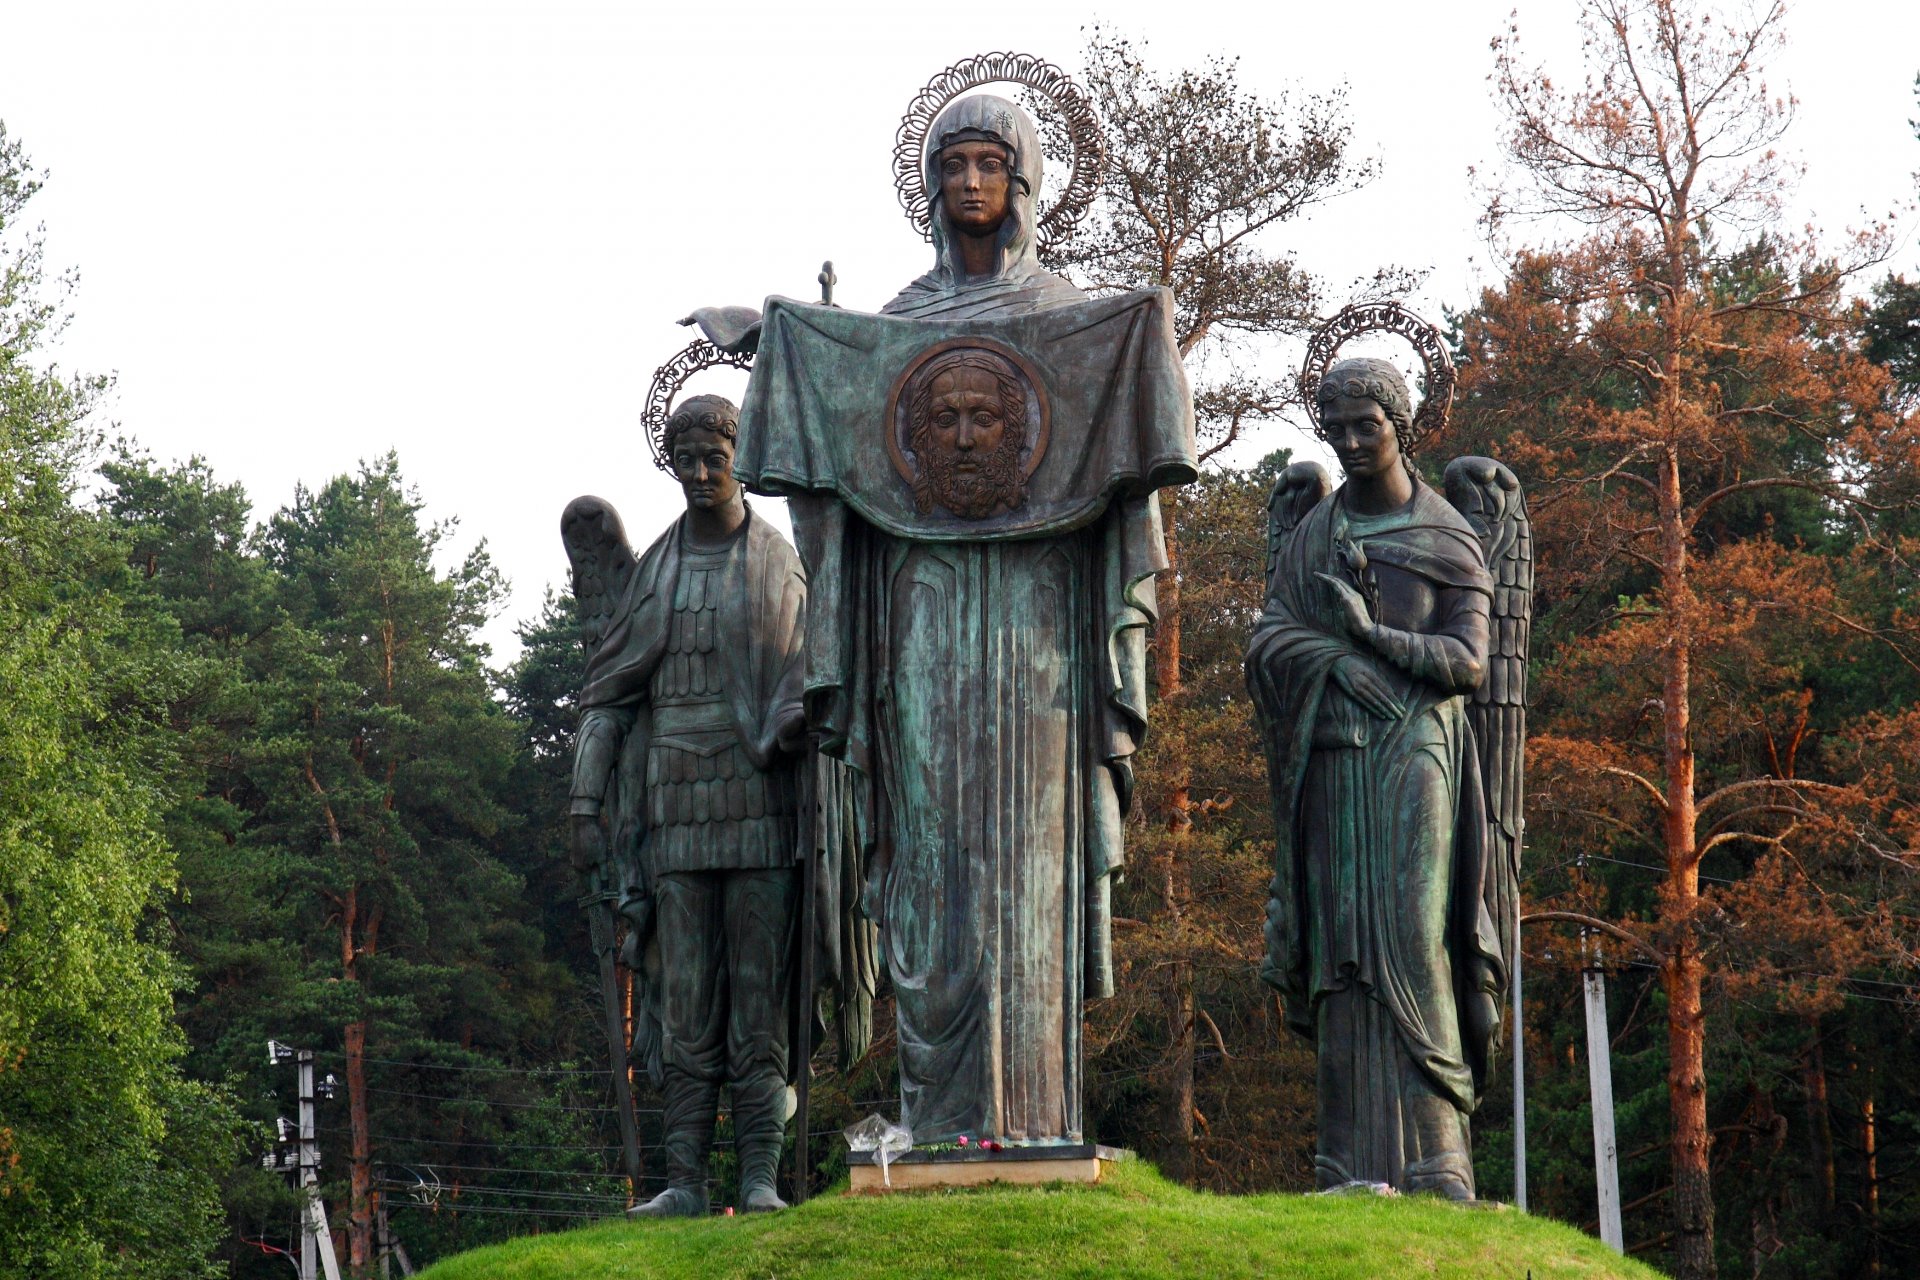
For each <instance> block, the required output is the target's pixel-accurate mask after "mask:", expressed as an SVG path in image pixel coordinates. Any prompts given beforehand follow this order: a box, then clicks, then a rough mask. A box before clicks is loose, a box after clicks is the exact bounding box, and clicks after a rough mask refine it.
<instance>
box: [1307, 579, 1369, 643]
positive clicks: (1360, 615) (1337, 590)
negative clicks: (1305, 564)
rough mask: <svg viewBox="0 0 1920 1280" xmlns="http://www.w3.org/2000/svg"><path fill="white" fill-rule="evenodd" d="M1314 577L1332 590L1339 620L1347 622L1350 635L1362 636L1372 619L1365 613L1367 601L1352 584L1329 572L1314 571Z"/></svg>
mask: <svg viewBox="0 0 1920 1280" xmlns="http://www.w3.org/2000/svg"><path fill="white" fill-rule="evenodd" d="M1313 576H1314V577H1316V578H1318V579H1320V581H1322V582H1324V583H1326V584H1327V586H1328V587H1330V588H1331V589H1332V591H1333V598H1334V607H1335V608H1336V609H1338V610H1339V611H1340V619H1341V621H1343V622H1345V623H1346V624H1347V631H1348V632H1349V633H1351V634H1352V635H1356V636H1362V635H1365V634H1366V633H1367V628H1368V627H1370V626H1372V625H1373V619H1372V618H1371V617H1369V616H1368V614H1367V602H1366V599H1365V597H1363V596H1362V595H1361V594H1360V593H1359V592H1358V591H1355V590H1354V589H1353V584H1352V583H1349V582H1344V581H1342V580H1341V579H1339V578H1336V577H1334V576H1333V575H1332V574H1330V573H1316V574H1314V575H1313Z"/></svg>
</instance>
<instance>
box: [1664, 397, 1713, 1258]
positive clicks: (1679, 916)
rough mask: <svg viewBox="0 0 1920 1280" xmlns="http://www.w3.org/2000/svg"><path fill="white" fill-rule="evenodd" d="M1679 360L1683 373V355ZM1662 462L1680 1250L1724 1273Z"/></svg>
mask: <svg viewBox="0 0 1920 1280" xmlns="http://www.w3.org/2000/svg"><path fill="white" fill-rule="evenodd" d="M1673 370H1674V374H1675V375H1676V376H1677V372H1678V369H1677V360H1676V361H1674V362H1673ZM1669 386H1670V387H1671V386H1672V384H1671V382H1670V383H1669ZM1670 407H1671V408H1672V410H1673V417H1672V418H1671V419H1670V421H1678V418H1679V413H1678V406H1677V405H1676V406H1670ZM1661 464H1662V465H1661V469H1660V497H1659V510H1660V543H1661V546H1660V551H1661V557H1660V558H1661V565H1660V570H1661V572H1660V587H1661V607H1662V609H1663V611H1664V612H1665V613H1666V615H1667V626H1668V628H1669V638H1668V641H1667V648H1666V652H1665V654H1664V655H1663V657H1662V663H1661V665H1662V671H1661V701H1662V704H1663V705H1662V721H1663V723H1662V729H1663V741H1662V756H1663V763H1664V765H1665V768H1664V774H1665V778H1664V781H1665V783H1666V788H1665V791H1666V822H1665V832H1664V835H1665V841H1666V846H1667V880H1666V884H1665V886H1664V888H1663V890H1662V895H1661V896H1662V903H1661V907H1662V911H1661V914H1662V915H1663V916H1664V917H1665V918H1666V922H1667V923H1668V926H1669V928H1670V930H1671V936H1672V938H1673V942H1672V944H1671V945H1672V948H1673V949H1672V952H1671V954H1670V957H1669V959H1668V961H1667V965H1666V969H1665V971H1664V973H1663V975H1662V977H1663V980H1664V985H1665V987H1666V992H1667V1095H1668V1099H1667V1100H1668V1107H1669V1110H1670V1111H1671V1113H1672V1121H1673V1127H1672V1137H1671V1141H1672V1152H1673V1201H1672V1203H1673V1217H1674V1224H1673V1229H1674V1250H1673V1252H1674V1261H1675V1263H1676V1266H1677V1271H1676V1274H1677V1275H1678V1276H1679V1280H1714V1276H1715V1274H1716V1273H1715V1268H1714V1261H1713V1179H1712V1174H1711V1172H1710V1169H1709V1167H1708V1152H1709V1151H1710V1149H1711V1147H1712V1142H1713V1139H1712V1135H1711V1134H1709V1133H1708V1132H1707V1077H1706V1026H1705V1013H1704V1010H1703V1008H1702V1005H1701V999H1700V994H1701V980H1702V977H1703V976H1704V974H1705V971H1706V966H1705V963H1704V962H1703V960H1702V958H1701V955H1700V948H1699V944H1698V943H1697V941H1696V940H1695V937H1694V923H1693V916H1694V912H1695V910H1696V909H1697V907H1698V905H1699V900H1700V853H1699V849H1698V847H1697V846H1696V844H1695V830H1696V822H1695V820H1696V817H1697V814H1696V812H1695V805H1694V790H1693V785H1694V778H1693V743H1692V738H1691V730H1692V702H1691V699H1692V657H1693V654H1692V643H1691V629H1692V624H1693V606H1694V602H1693V591H1692V588H1691V586H1690V585H1689V582H1688V573H1687V570H1688V563H1687V558H1688V547H1687V529H1686V523H1685V519H1684V515H1685V512H1684V508H1683V507H1682V505H1681V497H1680V458H1679V453H1678V451H1677V449H1675V448H1674V447H1673V446H1669V447H1668V449H1667V451H1666V455H1665V457H1664V458H1662V460H1661Z"/></svg>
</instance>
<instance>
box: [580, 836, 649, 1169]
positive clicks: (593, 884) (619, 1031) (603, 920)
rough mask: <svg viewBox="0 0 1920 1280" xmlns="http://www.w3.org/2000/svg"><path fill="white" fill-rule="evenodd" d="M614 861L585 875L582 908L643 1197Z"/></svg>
mask: <svg viewBox="0 0 1920 1280" xmlns="http://www.w3.org/2000/svg"><path fill="white" fill-rule="evenodd" d="M612 868H613V863H612V860H611V859H607V860H605V861H602V862H601V863H600V865H599V866H597V867H593V868H587V869H584V870H582V871H581V873H580V878H581V880H582V881H583V884H584V887H585V889H586V891H587V892H586V894H585V895H584V896H583V897H582V898H581V899H580V905H581V906H582V907H584V908H586V912H587V936H588V938H589V939H590V940H591V941H592V943H593V953H594V955H595V957H596V958H598V960H599V961H600V1002H601V1006H602V1012H603V1014H604V1016H605V1018H606V1024H607V1057H608V1062H609V1065H611V1066H612V1068H613V1105H614V1110H615V1112H616V1113H617V1114H618V1115H619V1118H620V1151H621V1155H622V1157H623V1159H624V1163H625V1164H626V1169H627V1182H628V1184H629V1194H630V1195H631V1196H633V1197H638V1196H639V1194H640V1175H641V1172H642V1169H641V1164H640V1131H639V1126H638V1125H637V1124H636V1122H635V1120H634V1115H633V1081H632V1080H631V1079H629V1078H628V1075H627V1019H626V1009H625V1007H624V1002H623V1001H622V1000H621V998H620V972H619V960H618V957H617V955H616V953H615V950H614V929H613V910H614V899H615V897H616V896H617V895H616V894H615V893H614V891H613V890H612V889H610V888H608V886H607V877H608V876H609V875H610V874H611V872H612Z"/></svg>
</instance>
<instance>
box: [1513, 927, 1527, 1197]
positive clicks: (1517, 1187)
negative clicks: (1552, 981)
mask: <svg viewBox="0 0 1920 1280" xmlns="http://www.w3.org/2000/svg"><path fill="white" fill-rule="evenodd" d="M1523 949H1524V948H1522V947H1521V945H1520V895H1519V894H1517V893H1516V894H1515V895H1514V900H1513V1203H1514V1207H1515V1208H1517V1209H1519V1210H1520V1212H1522V1213H1525V1212H1526V1211H1527V1037H1526V1031H1525V1027H1526V1024H1525V1023H1523V1022H1521V1021H1520V953H1521V951H1522V950H1523Z"/></svg>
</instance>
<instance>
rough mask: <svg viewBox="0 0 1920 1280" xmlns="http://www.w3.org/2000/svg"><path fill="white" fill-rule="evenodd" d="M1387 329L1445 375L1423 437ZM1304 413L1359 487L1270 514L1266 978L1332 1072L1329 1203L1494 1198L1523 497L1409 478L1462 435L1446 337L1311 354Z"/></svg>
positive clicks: (1399, 316)
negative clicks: (1478, 1147) (1344, 1194)
mask: <svg viewBox="0 0 1920 1280" xmlns="http://www.w3.org/2000/svg"><path fill="white" fill-rule="evenodd" d="M1381 328H1386V329H1390V330H1392V331H1395V332H1399V333H1401V334H1402V335H1403V336H1407V337H1410V338H1412V339H1413V340H1414V341H1415V344H1416V346H1418V347H1419V348H1420V349H1421V354H1422V355H1423V356H1424V357H1426V359H1427V364H1428V378H1427V383H1428V387H1427V392H1428V394H1427V398H1426V402H1425V404H1424V405H1423V406H1422V409H1421V412H1420V414H1419V415H1417V416H1416V415H1415V414H1414V412H1413V405H1412V398H1411V396H1410V395H1409V394H1408V391H1407V384H1406V382H1405V380H1404V379H1403V378H1402V377H1401V376H1400V373H1399V371H1398V370H1397V369H1395V368H1394V366H1393V365H1392V364H1391V363H1389V362H1387V361H1385V360H1376V359H1350V360H1341V361H1339V362H1338V363H1335V364H1332V365H1331V367H1327V366H1328V363H1329V361H1330V360H1331V357H1332V355H1333V353H1334V351H1335V350H1336V349H1337V344H1338V341H1339V340H1340V339H1341V338H1343V337H1347V336H1352V334H1354V333H1357V332H1362V331H1365V330H1369V329H1381ZM1302 390H1303V393H1305V398H1306V400H1307V404H1308V407H1309V411H1310V412H1311V413H1312V415H1313V417H1314V418H1315V420H1316V423H1317V425H1318V429H1319V434H1320V437H1321V439H1323V440H1325V441H1326V442H1327V443H1328V444H1329V445H1331V446H1332V448H1333V451H1334V454H1335V456H1336V457H1337V458H1338V459H1339V461H1340V467H1341V470H1342V471H1344V472H1345V474H1346V480H1345V483H1343V484H1342V485H1341V486H1340V487H1339V488H1338V489H1331V487H1330V484H1329V481H1328V478H1327V473H1326V472H1325V471H1324V470H1323V469H1322V468H1321V467H1320V466H1319V465H1318V464H1315V463H1311V462H1300V463H1295V464H1293V465H1292V466H1290V467H1288V468H1287V469H1286V471H1285V472H1284V473H1283V474H1282V475H1281V477H1280V479H1279V481H1278V483H1276V484H1275V486H1274V490H1273V495H1272V498H1271V499H1270V502H1269V524H1268V530H1269V542H1268V548H1269V550H1268V566H1267V596H1266V605H1265V609H1264V611H1263V612H1262V614H1261V617H1260V620H1259V622H1258V624H1257V625H1256V626H1255V628H1254V633H1253V640H1252V643H1251V644H1250V645H1249V647H1248V650H1247V664H1246V669H1247V685H1248V689H1249V692H1250V693H1251V694H1252V697H1253V703H1254V707H1255V711H1256V714H1257V716H1258V719H1259V722H1260V728H1261V735H1262V739H1263V743H1264V746H1265V749H1266V757H1267V766H1268V770H1269V776H1270V780H1271V784H1272V789H1273V805H1274V825H1275V828H1276V835H1275V847H1274V876H1273V883H1272V886H1271V888H1270V890H1269V894H1270V897H1269V900H1268V904H1267V923H1266V942H1267V952H1266V960H1265V963H1264V964H1263V966H1262V969H1261V976H1262V977H1263V978H1264V979H1265V980H1266V981H1267V982H1268V983H1270V984H1272V985H1273V986H1275V987H1277V988H1278V989H1279V990H1280V991H1281V993H1282V994H1283V995H1284V997H1285V1005H1286V1015H1287V1021H1288V1024H1289V1025H1290V1026H1292V1027H1293V1028H1294V1030H1296V1031H1298V1032H1299V1033H1300V1034H1302V1035H1304V1036H1307V1037H1308V1038H1310V1039H1312V1040H1313V1041H1314V1042H1315V1044H1316V1046H1317V1048H1318V1053H1319V1068H1318V1073H1319V1077H1318V1086H1319V1103H1318V1150H1317V1153H1316V1155H1315V1160H1314V1164H1315V1168H1316V1172H1317V1178H1318V1182H1319V1185H1320V1186H1321V1188H1323V1189H1328V1188H1334V1187H1339V1186H1343V1185H1345V1184H1347V1183H1351V1182H1363V1183H1387V1184H1389V1185H1391V1186H1393V1187H1395V1188H1396V1189H1398V1190H1400V1191H1403V1192H1413V1191H1425V1192H1434V1193H1438V1194H1440V1195H1443V1196H1446V1197H1448V1198H1450V1199H1456V1200H1470V1199H1473V1198H1474V1180H1473V1161H1472V1157H1471V1145H1470V1140H1469V1134H1468V1128H1467V1118H1468V1116H1469V1115H1470V1114H1471V1113H1472V1111H1473V1109H1474V1105H1475V1103H1476V1101H1477V1100H1478V1098H1479V1096H1480V1094H1481V1093H1482V1091H1483V1090H1484V1088H1485V1086H1486V1083H1487V1078H1488V1073H1489V1070H1490V1068H1491V1066H1492V1062H1493V1055H1494V1050H1495V1047H1496V1043H1497V1041H1498V1038H1499V1032H1500V1014H1501V998H1502V993H1503V992H1504V990H1505V988H1506V985H1507V978H1508V974H1509V972H1510V971H1511V966H1512V960H1513V948H1514V945H1515V940H1516V934H1517V931H1518V918H1517V914H1516V908H1517V889H1516V886H1517V884H1518V878H1519V854H1520V836H1521V766H1522V760H1521V754H1522V747H1523V744H1524V741H1525V736H1526V733H1525V706H1526V663H1527V632H1528V627H1529V619H1530V616H1531V609H1532V591H1533V567H1532V541H1531V533H1530V530H1529V525H1528V521H1527V513H1526V505H1525V502H1524V500H1523V498H1522V495H1521V492H1520V486H1519V482H1518V481H1516V480H1515V479H1514V475H1513V472H1511V471H1509V470H1508V469H1507V468H1506V467H1504V466H1502V465H1501V464H1500V463H1498V462H1495V461H1493V460H1492V459H1489V458H1459V459H1456V460H1455V461H1454V462H1453V463H1451V464H1450V465H1449V466H1448V467H1447V469H1446V476H1445V481H1444V484H1445V489H1446V497H1445V499H1444V500H1443V499H1442V498H1441V495H1440V494H1438V493H1436V492H1434V490H1433V489H1432V488H1431V487H1429V486H1428V485H1427V484H1426V483H1424V482H1423V481H1422V480H1421V479H1420V477H1419V476H1418V475H1417V474H1416V473H1415V471H1414V469H1413V465H1412V454H1413V450H1414V448H1415V447H1416V446H1417V445H1419V444H1420V443H1422V442H1423V440H1424V439H1425V438H1426V437H1427V436H1428V435H1429V434H1431V432H1432V431H1434V430H1436V429H1438V427H1440V426H1441V425H1444V422H1445V414H1446V409H1447V407H1448V404H1449V402H1450V401H1451V398H1452V367H1451V363H1450V361H1448V360H1447V357H1446V351H1445V348H1444V347H1443V346H1442V344H1441V342H1440V340H1439V336H1438V334H1436V333H1435V332H1434V331H1433V330H1432V329H1431V327H1429V326H1427V325H1425V324H1424V323H1423V322H1421V321H1420V320H1418V319H1417V318H1416V317H1414V316H1412V315H1411V314H1410V313H1408V312H1405V311H1404V310H1402V309H1401V308H1399V307H1397V306H1393V305H1376V306H1369V307H1364V308H1360V307H1356V308H1349V309H1348V310H1347V311H1346V312H1343V313H1341V315H1340V316H1339V317H1336V319H1335V321H1334V322H1333V323H1332V324H1331V325H1330V326H1329V327H1328V328H1327V329H1325V330H1323V331H1322V332H1321V333H1320V334H1319V335H1318V336H1317V337H1316V338H1315V340H1314V344H1313V347H1312V348H1311V349H1310V353H1309V358H1308V365H1307V372H1306V373H1305V374H1303V376H1302Z"/></svg>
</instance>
